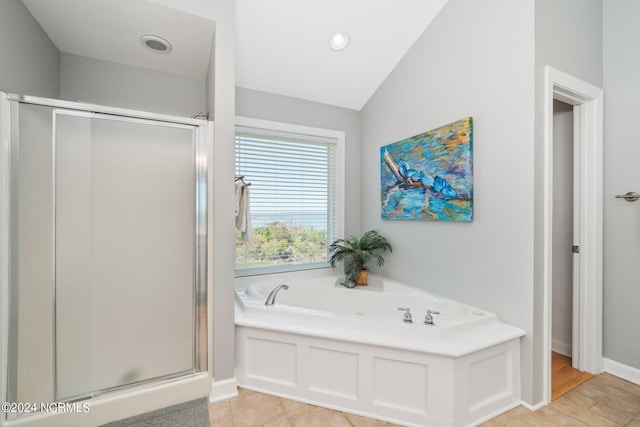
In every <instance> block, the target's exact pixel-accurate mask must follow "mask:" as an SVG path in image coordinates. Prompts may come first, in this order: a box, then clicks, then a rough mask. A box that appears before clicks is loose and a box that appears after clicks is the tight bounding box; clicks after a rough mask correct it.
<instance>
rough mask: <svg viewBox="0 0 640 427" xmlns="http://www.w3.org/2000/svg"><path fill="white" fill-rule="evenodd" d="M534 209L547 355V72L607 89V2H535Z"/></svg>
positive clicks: (539, 326) (538, 303)
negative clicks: (604, 23) (604, 72)
mask: <svg viewBox="0 0 640 427" xmlns="http://www.w3.org/2000/svg"><path fill="white" fill-rule="evenodd" d="M534 58H535V65H534V70H535V85H534V86H533V90H534V92H535V141H536V142H535V154H534V156H535V161H534V164H535V191H534V198H535V208H534V218H535V222H534V239H535V243H534V245H535V251H534V253H535V255H534V283H535V286H534V294H533V300H534V330H535V331H536V334H535V336H534V348H533V350H534V353H533V358H534V360H536V361H542V360H543V359H544V358H545V357H548V355H545V354H543V344H544V343H543V341H542V331H543V322H544V316H543V314H544V311H543V307H544V294H543V290H544V280H543V261H544V258H543V256H542V254H543V230H544V224H543V218H544V197H543V196H544V192H543V190H544V166H545V164H544V144H543V141H544V90H543V88H544V67H545V66H546V65H550V66H552V67H554V68H557V69H559V70H560V71H564V72H565V73H568V74H571V75H572V76H574V77H577V78H579V79H581V80H585V81H587V82H589V83H591V84H593V85H596V86H599V87H602V2H601V0H563V1H556V0H536V1H535V57H534ZM534 368H535V370H534V372H533V375H534V378H537V377H539V378H542V375H543V372H542V365H541V363H538V364H537V365H536V366H534ZM533 392H534V396H538V397H541V396H542V393H543V390H542V381H538V382H536V383H535V384H534V390H533Z"/></svg>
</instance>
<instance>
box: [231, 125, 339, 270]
mask: <svg viewBox="0 0 640 427" xmlns="http://www.w3.org/2000/svg"><path fill="white" fill-rule="evenodd" d="M237 123H238V124H237V126H236V141H235V158H236V164H235V170H236V176H244V180H245V181H246V182H248V183H251V187H250V212H251V222H252V225H253V234H254V239H253V241H250V242H244V241H243V240H242V238H241V235H240V233H239V232H238V231H236V276H244V275H254V274H262V273H272V272H283V271H291V270H303V269H310V268H323V267H328V264H327V247H328V245H329V244H330V243H331V242H333V240H335V239H336V238H338V236H341V235H342V224H343V216H344V215H343V205H344V204H343V202H342V194H343V187H344V183H343V180H342V175H343V174H342V169H343V166H342V165H343V160H342V159H343V155H344V133H343V132H338V131H332V130H326V129H317V128H308V127H303V126H295V125H290V124H284V123H274V122H267V121H263V120H255V119H247V118H238V119H237Z"/></svg>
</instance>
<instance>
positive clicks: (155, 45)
mask: <svg viewBox="0 0 640 427" xmlns="http://www.w3.org/2000/svg"><path fill="white" fill-rule="evenodd" d="M140 41H142V43H143V44H144V45H145V46H146V47H148V48H149V49H153V50H155V51H156V52H162V53H169V52H170V51H171V43H169V42H168V41H166V40H165V39H163V38H162V37H158V36H152V35H145V36H142V37H140Z"/></svg>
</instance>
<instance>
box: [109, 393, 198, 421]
mask: <svg viewBox="0 0 640 427" xmlns="http://www.w3.org/2000/svg"><path fill="white" fill-rule="evenodd" d="M209 425H210V422H209V407H208V405H207V399H205V398H202V399H197V400H192V401H190V402H185V403H181V404H179V405H174V406H169V407H168V408H162V409H158V410H157V411H152V412H147V413H146V414H142V415H137V416H135V417H131V418H126V419H124V420H120V421H115V422H112V423H108V424H104V425H102V426H101V427H168V426H171V427H208V426H209Z"/></svg>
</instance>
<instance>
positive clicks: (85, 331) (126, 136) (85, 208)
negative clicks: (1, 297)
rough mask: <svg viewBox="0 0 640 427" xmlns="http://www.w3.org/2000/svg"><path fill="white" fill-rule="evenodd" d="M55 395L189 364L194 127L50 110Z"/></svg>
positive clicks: (186, 368) (177, 370) (113, 385)
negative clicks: (52, 180) (52, 128)
mask: <svg viewBox="0 0 640 427" xmlns="http://www.w3.org/2000/svg"><path fill="white" fill-rule="evenodd" d="M53 122H54V132H53V133H54V140H53V157H54V159H53V165H54V171H53V176H54V191H53V194H54V215H55V220H54V295H55V297H54V298H55V304H54V307H55V327H54V334H55V338H54V343H55V344H54V345H55V352H54V357H55V362H54V365H55V378H54V384H55V386H54V387H55V400H56V401H61V400H66V399H72V398H77V397H84V396H89V395H92V394H95V393H96V392H98V391H104V390H113V389H117V388H119V387H123V386H126V385H130V384H136V383H143V382H145V381H149V380H153V379H158V378H165V377H172V376H179V375H183V374H185V373H190V372H194V370H195V354H194V349H195V329H194V328H195V326H194V318H195V314H194V311H195V308H194V275H195V274H196V273H195V271H196V270H195V263H194V259H195V254H194V252H195V245H196V236H195V232H194V229H195V226H194V224H195V223H194V221H195V216H196V212H195V210H196V203H195V185H194V182H195V176H194V175H195V172H194V144H195V140H196V136H195V127H194V126H189V125H181V124H173V123H166V122H156V121H152V120H143V119H136V118H124V117H119V116H110V115H103V114H96V113H88V112H78V111H70V110H60V109H56V110H54V111H53Z"/></svg>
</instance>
